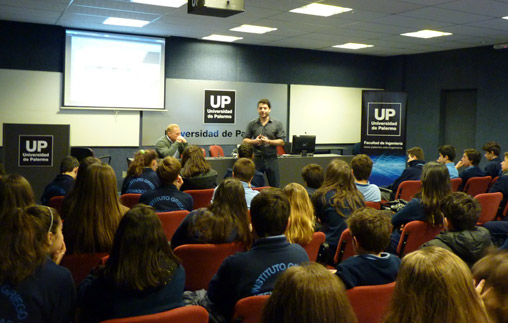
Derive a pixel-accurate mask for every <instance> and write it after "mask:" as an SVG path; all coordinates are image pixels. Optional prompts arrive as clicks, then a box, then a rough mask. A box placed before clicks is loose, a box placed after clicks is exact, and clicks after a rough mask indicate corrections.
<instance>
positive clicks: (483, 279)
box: [472, 250, 508, 323]
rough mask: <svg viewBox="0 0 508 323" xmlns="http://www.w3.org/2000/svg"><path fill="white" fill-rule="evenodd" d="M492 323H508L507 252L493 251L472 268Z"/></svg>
mask: <svg viewBox="0 0 508 323" xmlns="http://www.w3.org/2000/svg"><path fill="white" fill-rule="evenodd" d="M472 271H473V276H474V279H475V281H476V283H477V284H478V285H479V286H478V288H477V289H478V292H479V293H480V295H481V298H482V299H483V303H484V304H485V307H486V308H487V313H489V316H490V318H491V319H492V322H493V323H506V322H507V321H508V252H507V251H506V250H505V251H501V250H499V251H494V252H491V253H489V254H488V255H486V256H485V257H483V258H482V259H480V260H479V261H478V262H477V263H476V264H475V265H474V266H473V268H472Z"/></svg>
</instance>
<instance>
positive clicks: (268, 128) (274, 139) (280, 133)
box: [243, 99, 285, 187]
mask: <svg viewBox="0 0 508 323" xmlns="http://www.w3.org/2000/svg"><path fill="white" fill-rule="evenodd" d="M270 111H271V104H270V101H269V100H268V99H261V100H259V102H258V114H259V118H257V119H254V120H252V121H251V122H249V124H248V125H247V130H246V131H245V137H244V139H243V143H245V144H251V145H253V147H254V163H255V164H256V169H257V170H258V171H260V172H262V173H266V178H267V179H268V185H270V186H272V187H279V181H280V176H279V164H278V163H277V146H283V145H284V137H285V133H284V128H283V127H282V123H281V122H280V121H277V120H273V119H271V118H270Z"/></svg>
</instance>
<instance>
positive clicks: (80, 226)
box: [62, 163, 128, 254]
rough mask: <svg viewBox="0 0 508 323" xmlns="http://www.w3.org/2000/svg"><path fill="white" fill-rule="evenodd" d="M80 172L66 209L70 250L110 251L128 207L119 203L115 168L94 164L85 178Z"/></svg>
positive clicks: (88, 251)
mask: <svg viewBox="0 0 508 323" xmlns="http://www.w3.org/2000/svg"><path fill="white" fill-rule="evenodd" d="M80 167H81V166H80ZM80 171H81V170H78V179H77V180H76V183H75V186H74V189H73V190H72V192H71V193H70V194H69V195H68V196H67V197H66V198H65V200H64V206H63V207H62V214H63V215H64V218H65V223H64V235H65V237H66V244H67V251H68V253H70V254H74V253H95V252H109V251H110V250H111V247H112V245H113V236H114V234H115V231H116V228H117V227H118V223H120V219H121V217H122V215H123V214H124V213H125V212H126V211H127V210H128V208H127V207H125V206H123V205H121V204H120V202H119V200H118V194H117V187H116V177H115V172H114V171H113V168H111V166H109V165H108V164H106V163H92V164H90V165H88V167H87V168H86V171H85V172H84V174H82V177H81V178H80Z"/></svg>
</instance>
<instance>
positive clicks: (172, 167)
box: [157, 156, 182, 185]
mask: <svg viewBox="0 0 508 323" xmlns="http://www.w3.org/2000/svg"><path fill="white" fill-rule="evenodd" d="M181 169H182V165H180V162H179V161H178V159H176V158H175V157H171V156H168V157H166V158H164V159H163V160H162V161H161V163H160V164H159V167H157V176H159V179H160V180H161V182H162V184H163V185H169V184H173V182H174V181H175V180H176V179H177V178H178V175H179V174H180V170H181Z"/></svg>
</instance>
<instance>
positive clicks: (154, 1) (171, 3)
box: [131, 0, 187, 8]
mask: <svg viewBox="0 0 508 323" xmlns="http://www.w3.org/2000/svg"><path fill="white" fill-rule="evenodd" d="M131 2H136V3H143V4H150V5H154V6H161V7H171V8H180V7H181V6H183V5H184V4H187V0H131Z"/></svg>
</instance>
